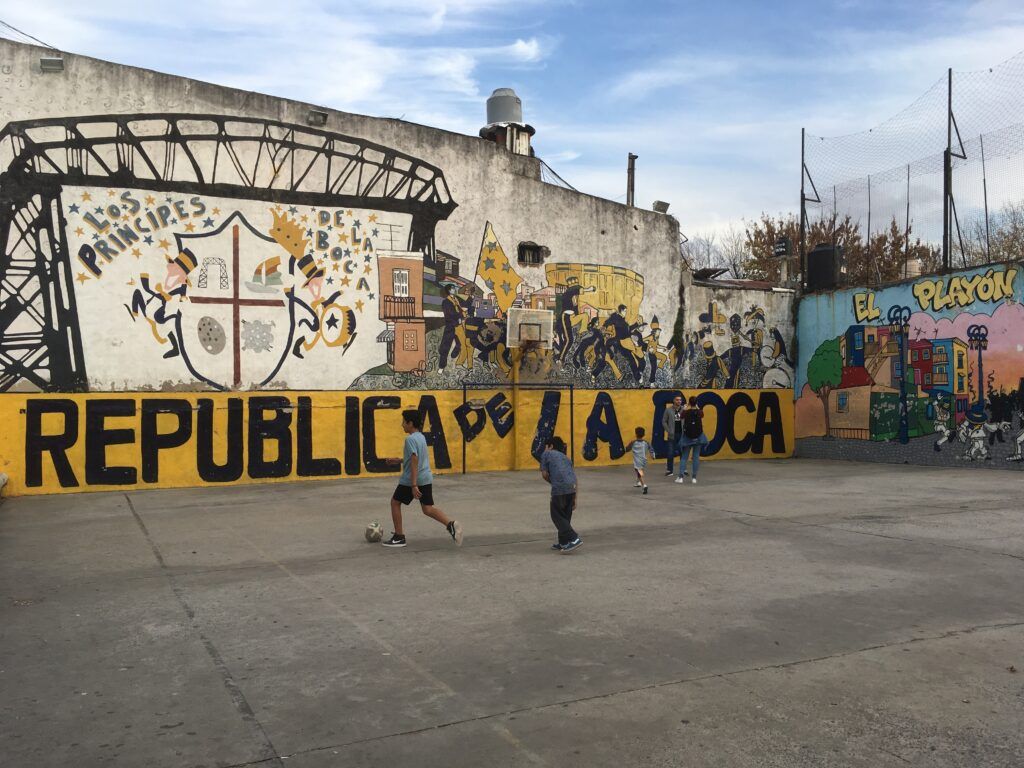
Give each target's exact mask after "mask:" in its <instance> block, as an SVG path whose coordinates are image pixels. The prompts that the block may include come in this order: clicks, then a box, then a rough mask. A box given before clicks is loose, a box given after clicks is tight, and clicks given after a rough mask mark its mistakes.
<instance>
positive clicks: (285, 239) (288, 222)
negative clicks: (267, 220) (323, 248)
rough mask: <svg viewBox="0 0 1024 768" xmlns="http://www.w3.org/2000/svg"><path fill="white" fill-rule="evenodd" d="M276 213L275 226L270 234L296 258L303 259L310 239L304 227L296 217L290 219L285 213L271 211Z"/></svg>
mask: <svg viewBox="0 0 1024 768" xmlns="http://www.w3.org/2000/svg"><path fill="white" fill-rule="evenodd" d="M271 213H272V214H274V226H272V227H271V228H270V236H271V237H272V238H274V240H276V241H277V243H278V244H279V245H280V246H281V247H282V248H284V249H285V250H286V251H288V253H290V254H291V255H292V256H293V257H295V258H296V259H301V258H302V256H303V254H305V252H306V246H307V245H309V240H307V239H306V238H305V237H304V236H303V231H302V227H300V226H299V223H298V222H297V221H295V219H289V218H288V215H287V214H285V213H280V214H279V213H278V212H277V211H273V210H272V211H271Z"/></svg>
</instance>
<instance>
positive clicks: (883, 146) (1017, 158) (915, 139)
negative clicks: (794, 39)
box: [804, 52, 1024, 266]
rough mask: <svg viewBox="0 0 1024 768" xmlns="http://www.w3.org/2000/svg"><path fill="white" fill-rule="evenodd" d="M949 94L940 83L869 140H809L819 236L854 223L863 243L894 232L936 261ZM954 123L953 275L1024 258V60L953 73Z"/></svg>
mask: <svg viewBox="0 0 1024 768" xmlns="http://www.w3.org/2000/svg"><path fill="white" fill-rule="evenodd" d="M949 93H950V91H949V81H948V79H947V77H946V76H943V77H941V78H940V79H939V80H937V81H936V82H935V84H934V85H933V86H932V87H931V88H929V89H928V90H927V91H926V92H925V93H924V94H922V95H921V96H920V98H918V99H917V100H916V101H914V103H912V104H911V105H910V106H908V107H907V108H906V109H904V110H903V111H902V112H900V113H899V114H897V115H894V116H893V117H891V118H889V119H888V120H886V121H885V122H883V123H881V124H880V125H878V126H875V127H874V128H871V129H870V130H867V131H862V132H860V133H852V134H848V135H845V136H833V137H823V136H814V135H812V134H810V133H808V134H807V135H806V138H805V144H804V152H805V165H806V172H807V175H806V176H805V180H806V188H805V195H806V197H808V198H812V199H811V200H809V201H808V202H807V203H806V205H807V208H806V210H807V216H808V221H809V223H810V224H812V225H813V224H814V223H817V224H818V225H819V227H818V231H819V232H820V231H821V227H822V226H824V227H825V228H826V229H827V228H829V227H831V226H832V224H831V222H833V221H838V222H840V223H841V222H843V221H844V220H846V219H847V217H849V222H850V225H851V226H852V227H853V228H854V229H855V230H856V232H857V233H859V235H860V238H861V239H862V240H863V242H864V243H869V242H872V239H873V238H877V237H880V236H882V235H884V234H885V233H887V232H890V231H892V230H893V228H894V227H895V228H896V230H898V231H899V232H900V233H901V234H902V235H903V237H906V235H907V233H908V232H909V234H910V238H909V239H910V241H912V242H915V243H916V242H917V241H918V240H920V241H921V245H920V249H919V251H920V252H925V251H931V252H932V254H933V255H935V254H938V253H939V251H940V250H941V246H942V237H943V201H944V196H943V159H944V151H945V149H946V146H947V114H948V107H949V103H950V96H949ZM952 114H953V118H954V120H955V125H956V127H955V128H954V129H953V132H952V147H953V155H954V157H953V159H952V197H953V203H952V207H953V208H954V209H955V216H954V217H953V218H952V219H951V223H950V264H951V266H961V265H969V264H977V263H983V262H986V261H994V260H998V259H1002V258H1007V257H1011V256H1012V257H1017V258H1019V257H1021V256H1024V248H1022V246H1024V239H1022V238H1024V52H1022V53H1019V54H1017V55H1016V56H1014V57H1013V58H1011V59H1008V60H1007V61H1005V62H1003V63H1002V64H999V65H997V66H994V67H991V68H989V69H985V70H980V71H976V72H953V73H952ZM957 129H959V138H958V132H957ZM961 141H962V152H961ZM958 154H963V155H964V156H965V157H963V158H961V157H956V155H958ZM812 183H813V187H812ZM815 191H816V192H817V195H815ZM815 197H817V200H814V199H813V198H815ZM811 245H813V243H812V244H811ZM929 266H930V265H929Z"/></svg>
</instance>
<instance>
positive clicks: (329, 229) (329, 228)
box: [327, 224, 334, 232]
mask: <svg viewBox="0 0 1024 768" xmlns="http://www.w3.org/2000/svg"><path fill="white" fill-rule="evenodd" d="M332 229H334V226H333V225H332V224H328V225H327V231H328V232H330V231H331V230H332Z"/></svg>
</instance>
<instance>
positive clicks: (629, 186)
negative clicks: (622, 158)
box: [626, 152, 639, 208]
mask: <svg viewBox="0 0 1024 768" xmlns="http://www.w3.org/2000/svg"><path fill="white" fill-rule="evenodd" d="M637 157H639V155H634V154H633V153H632V152H630V153H629V163H628V164H627V166H626V205H627V206H629V207H630V208H632V207H633V201H634V199H635V196H636V159H637Z"/></svg>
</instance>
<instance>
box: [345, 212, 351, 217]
mask: <svg viewBox="0 0 1024 768" xmlns="http://www.w3.org/2000/svg"><path fill="white" fill-rule="evenodd" d="M345 215H346V216H348V217H349V218H350V219H351V218H352V211H345Z"/></svg>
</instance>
